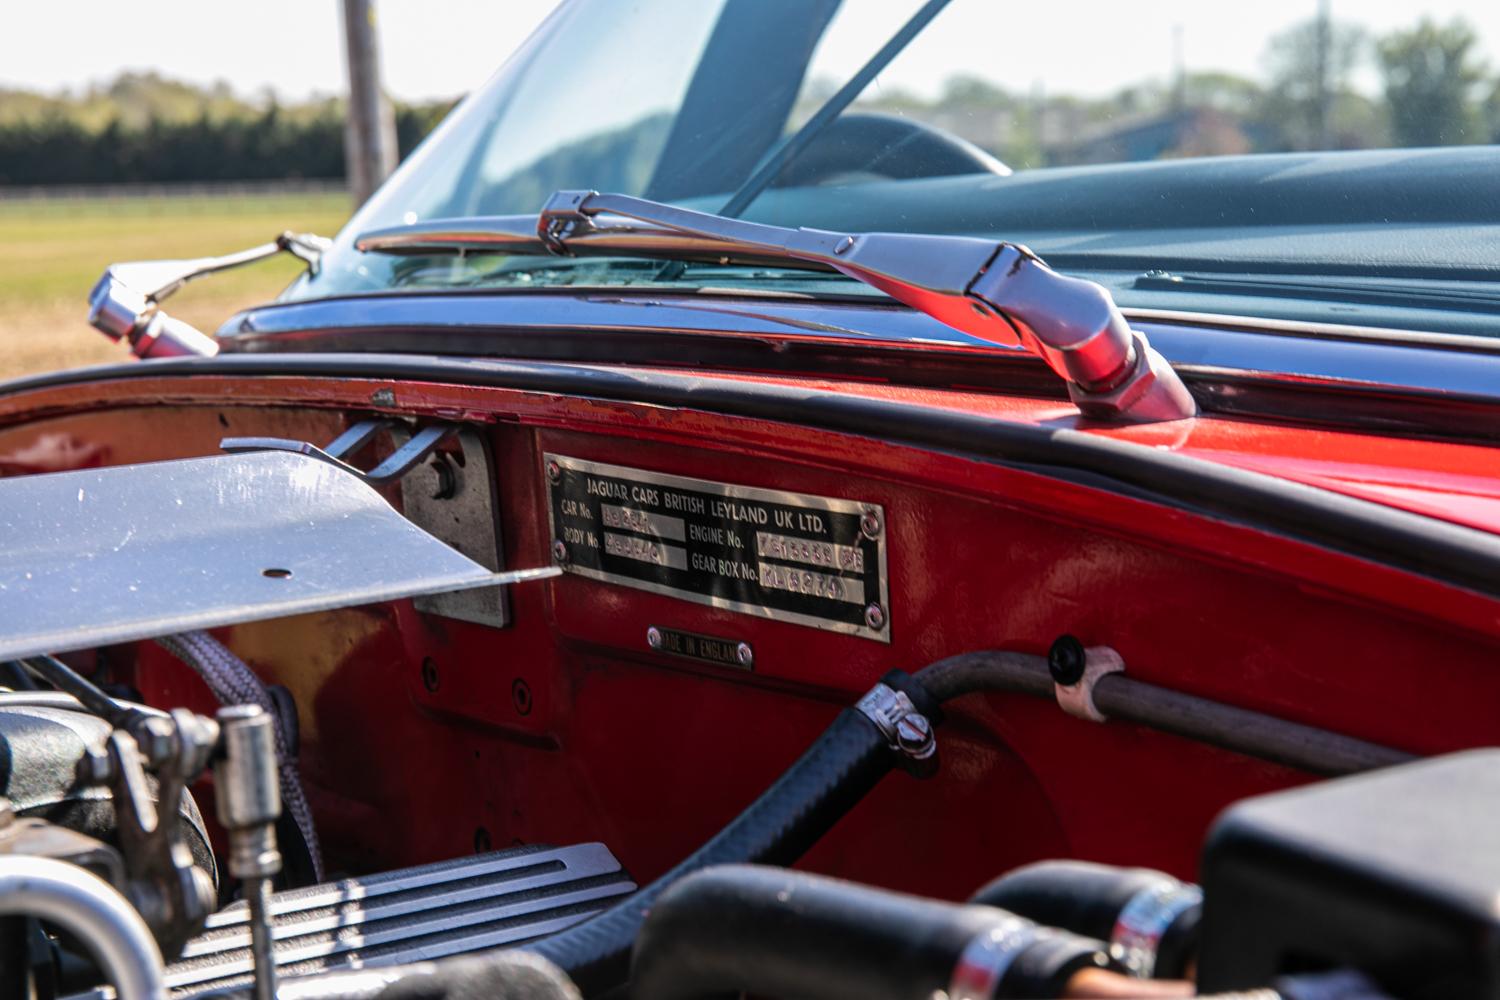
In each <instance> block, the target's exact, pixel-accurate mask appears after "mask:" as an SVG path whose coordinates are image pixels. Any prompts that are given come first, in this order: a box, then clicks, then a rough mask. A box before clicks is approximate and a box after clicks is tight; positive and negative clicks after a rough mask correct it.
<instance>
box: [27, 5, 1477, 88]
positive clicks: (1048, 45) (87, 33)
mask: <svg viewBox="0 0 1500 1000" xmlns="http://www.w3.org/2000/svg"><path fill="white" fill-rule="evenodd" d="M556 2H557V0H377V10H378V12H379V19H380V20H379V23H380V30H381V32H380V44H381V48H382V68H383V73H384V76H385V84H386V89H387V91H388V92H389V93H391V95H392V96H394V97H396V98H398V99H402V100H408V101H416V100H424V99H435V98H450V97H454V96H457V95H459V94H462V93H464V92H466V91H468V90H470V89H472V88H474V87H475V86H477V85H478V84H480V83H481V82H483V81H484V79H485V78H486V77H488V76H489V75H490V73H491V72H492V71H493V70H494V69H495V68H497V67H498V66H499V65H500V63H501V62H502V61H503V60H504V58H505V57H506V56H507V55H508V54H509V53H510V52H511V51H512V50H513V49H514V48H515V47H516V46H517V45H518V44H520V42H521V41H522V40H523V39H524V38H525V37H526V36H527V35H528V34H529V33H530V32H531V31H532V30H533V29H534V28H535V27H536V26H537V25H538V24H539V23H540V22H541V21H542V19H543V18H545V17H546V16H547V14H548V13H549V12H550V11H551V10H552V8H553V7H554V6H555V5H556ZM607 2H612V3H614V4H616V5H617V6H620V7H626V8H628V7H630V6H634V5H636V4H637V3H639V2H640V0H607ZM661 2H664V3H669V4H670V3H679V4H684V5H696V4H702V3H705V2H707V0H661ZM1331 4H1332V10H1333V16H1334V18H1335V19H1337V20H1346V21H1352V22H1356V23H1360V24H1362V25H1364V26H1365V27H1367V28H1368V29H1370V30H1371V31H1372V32H1375V33H1381V32H1384V31H1388V30H1391V29H1392V28H1399V27H1405V26H1408V25H1410V24H1412V23H1413V22H1414V21H1415V20H1416V19H1417V18H1418V17H1419V16H1421V15H1423V14H1427V15H1430V16H1432V17H1435V18H1437V19H1438V20H1446V19H1448V18H1450V17H1452V16H1454V15H1458V14H1462V15H1463V16H1465V17H1467V18H1468V19H1469V21H1470V22H1471V23H1473V24H1474V25H1475V26H1476V27H1477V28H1478V29H1479V33H1480V39H1481V47H1482V49H1483V51H1484V53H1485V54H1486V56H1487V57H1488V59H1489V63H1490V68H1491V70H1492V71H1493V70H1500V2H1496V0H1428V2H1421V0H1331ZM6 6H7V5H6V4H4V3H0V25H3V28H0V86H21V87H26V88H28V89H37V90H45V91H56V90H59V89H62V88H72V89H78V88H80V87H82V86H85V85H87V84H89V83H91V82H98V81H102V80H107V79H109V78H111V77H113V76H115V75H116V74H117V73H119V72H120V71H122V70H125V69H139V70H147V69H150V70H155V71H157V72H160V73H162V74H164V75H167V76H170V77H175V78H178V79H184V80H188V81H190V82H194V83H200V84H208V83H212V82H214V81H216V80H225V81H227V82H228V83H229V84H230V85H231V86H232V87H234V88H235V90H237V91H239V92H241V93H246V94H253V93H258V92H262V91H263V90H264V89H265V88H271V89H272V90H274V91H275V92H276V94H277V95H278V97H280V98H281V99H282V100H284V101H292V100H299V99H302V98H305V97H308V96H310V95H312V94H333V93H337V92H340V91H341V90H342V89H343V87H344V62H343V51H342V44H343V42H342V34H341V31H340V27H339V17H340V10H341V7H342V4H341V3H340V2H339V0H255V2H254V3H229V2H227V0H130V2H128V3H121V2H118V0H54V2H51V3H45V4H36V3H22V2H20V0H11V2H10V4H9V9H8V10H7V9H6ZM913 7H914V0H845V4H844V10H843V11H842V13H841V14H840V15H839V21H840V23H841V27H842V29H843V30H840V31H837V32H831V33H830V34H831V35H832V36H833V37H835V38H836V39H838V40H839V41H838V43H837V44H835V45H833V46H832V47H831V48H829V49H828V50H827V51H824V52H822V53H820V57H819V60H818V65H819V67H820V68H821V69H824V70H826V71H827V72H829V73H832V74H834V75H838V74H840V73H842V74H847V73H848V72H851V71H852V70H853V69H854V67H855V66H856V65H857V64H858V63H859V62H861V61H863V59H864V58H865V57H866V56H867V55H868V54H869V53H870V52H871V51H873V49H874V48H875V47H877V46H878V45H879V43H880V42H881V41H882V40H883V38H884V35H885V34H888V33H889V31H890V30H892V29H893V27H894V25H895V24H897V23H899V22H900V20H902V19H903V17H904V15H905V13H906V12H908V11H910V10H911V9H913ZM966 9H967V10H966ZM1315 9H1316V0H1255V2H1253V3H1231V2H1227V0H1131V2H1120V0H1048V2H1046V3H1041V4H1037V3H1027V2H1024V0H954V2H953V4H952V6H951V7H950V8H949V9H948V10H946V11H945V12H944V13H943V14H942V15H939V17H938V19H937V20H936V21H935V22H934V23H933V24H932V25H931V26H930V27H929V29H928V30H927V32H925V33H924V35H923V36H922V37H920V38H918V39H917V41H916V42H915V43H913V46H912V48H911V49H910V50H909V51H907V52H906V53H904V54H903V56H902V57H901V59H900V60H899V63H898V65H899V67H900V69H901V73H900V79H901V83H902V85H903V86H905V87H908V88H909V89H913V90H916V91H918V92H925V93H929V94H930V93H932V92H935V91H936V89H937V87H938V86H939V84H940V83H941V82H942V81H943V80H944V79H946V78H947V77H948V76H950V75H952V74H954V73H959V72H965V73H976V74H978V75H980V76H984V77H988V78H990V79H994V80H997V81H1000V82H1007V83H1009V84H1010V85H1011V86H1012V88H1014V89H1025V90H1035V89H1038V88H1042V89H1046V90H1048V91H1053V92H1058V93H1062V92H1067V93H1074V94H1079V95H1083V96H1100V95H1103V94H1107V93H1109V92H1111V91H1113V90H1115V89H1117V88H1119V87H1120V86H1123V85H1126V84H1131V83H1136V82H1140V81H1143V80H1148V79H1156V80H1166V79H1168V78H1169V77H1170V75H1171V69H1172V63H1173V58H1174V56H1173V52H1174V35H1175V34H1176V32H1177V31H1178V29H1179V28H1180V31H1181V41H1182V47H1183V54H1184V57H1185V63H1186V66H1187V68H1188V69H1189V70H1193V69H1220V70H1228V71H1230V72H1235V73H1239V74H1242V75H1245V76H1250V77H1260V76H1263V74H1264V70H1265V46H1266V41H1267V39H1268V38H1269V37H1270V36H1271V35H1273V34H1274V33H1275V32H1277V31H1278V30H1281V29H1282V28H1285V27H1287V26H1289V25H1291V24H1294V23H1296V22H1297V21H1299V20H1303V19H1305V18H1307V17H1310V16H1311V15H1312V14H1313V13H1314V11H1315ZM81 26H83V27H81ZM976 27H978V28H979V30H975V29H976ZM894 68H895V67H893V69H894ZM1366 82H1367V83H1372V82H1373V81H1366Z"/></svg>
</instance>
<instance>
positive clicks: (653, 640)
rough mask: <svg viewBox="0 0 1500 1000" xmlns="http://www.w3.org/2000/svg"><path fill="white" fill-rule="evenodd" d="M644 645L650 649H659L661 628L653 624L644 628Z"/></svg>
mask: <svg viewBox="0 0 1500 1000" xmlns="http://www.w3.org/2000/svg"><path fill="white" fill-rule="evenodd" d="M646 645H648V646H650V647H651V648H652V649H661V629H659V628H657V627H656V626H655V625H652V626H651V627H650V628H648V629H646Z"/></svg>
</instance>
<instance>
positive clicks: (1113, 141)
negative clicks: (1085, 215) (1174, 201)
mask: <svg viewBox="0 0 1500 1000" xmlns="http://www.w3.org/2000/svg"><path fill="white" fill-rule="evenodd" d="M1252 148H1254V142H1253V141H1252V139H1251V137H1250V136H1249V135H1248V134H1247V133H1246V130H1245V128H1244V127H1243V125H1242V124H1241V123H1240V121H1239V120H1238V119H1237V118H1235V117H1234V116H1233V115H1230V114H1227V113H1226V112H1223V111H1218V110H1216V109H1213V108H1183V109H1181V110H1178V111H1169V112H1166V113H1164V114H1152V115H1143V116H1140V117H1138V118H1136V119H1133V120H1129V121H1123V122H1122V121H1113V122H1109V123H1106V124H1104V125H1096V126H1092V127H1089V128H1085V129H1084V130H1082V132H1081V134H1075V136H1074V138H1073V139H1072V140H1071V141H1065V142H1063V143H1060V144H1058V145H1055V146H1049V147H1048V148H1047V156H1048V160H1049V161H1050V162H1052V163H1055V164H1084V163H1120V162H1122V161H1127V160H1163V159H1176V158H1178V157H1189V156H1232V155H1236V154H1240V153H1248V152H1250V151H1251V149H1252Z"/></svg>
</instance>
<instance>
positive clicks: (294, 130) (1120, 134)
mask: <svg viewBox="0 0 1500 1000" xmlns="http://www.w3.org/2000/svg"><path fill="white" fill-rule="evenodd" d="M1323 32H1327V37H1326V38H1325V37H1324V36H1323V34H1322V33H1323ZM1264 65H1265V67H1266V71H1265V73H1264V75H1263V78H1261V79H1250V78H1248V77H1243V76H1239V75H1235V74H1231V73H1224V72H1213V71H1206V72H1185V73H1182V74H1179V75H1178V76H1177V77H1176V78H1175V79H1173V80H1169V81H1165V82H1152V83H1143V84H1138V85H1134V86H1128V87H1123V88H1121V89H1120V90H1118V91H1116V92H1115V93H1113V94H1110V95H1108V96H1106V97H1102V98H1084V97H1078V96H1075V95H1070V94H1067V93H1061V92H1056V93H1044V92H1041V90H1040V89H1039V88H1032V89H1030V90H1026V89H1015V88H1011V87H1007V86H1005V85H1002V84H1000V83H996V82H994V81H992V80H988V79H982V78H979V77H976V76H955V77H953V78H951V79H949V80H948V81H947V84H946V85H945V86H944V87H943V89H942V90H941V92H940V93H938V94H937V95H935V96H924V95H917V94H911V93H906V92H903V91H901V90H900V89H890V88H885V89H881V88H872V90H871V91H870V93H869V94H868V95H867V98H866V99H865V100H862V101H860V102H859V104H858V107H860V108H864V109H867V110H873V111H884V112H888V113H896V114H906V115H911V116H913V117H916V118H919V119H921V120H923V121H926V122H929V123H931V124H933V125H937V126H938V127H941V128H944V129H946V130H948V131H950V132H952V133H954V134H956V135H960V136H962V137H964V138H965V139H968V140H969V141H971V142H973V143H975V144H976V145H978V146H980V147H982V148H984V149H986V150H988V151H989V152H991V153H993V154H995V155H996V156H998V157H999V158H1000V159H1002V160H1004V161H1005V162H1007V163H1009V164H1010V165H1011V166H1013V167H1022V168H1024V167H1039V166H1056V165H1067V164H1076V163H1099V162H1110V161H1117V160H1141V159H1160V158H1165V157H1179V156H1207V155H1224V154H1235V153H1253V152H1286V151H1297V150H1309V149H1364V148H1378V147H1384V146H1425V145H1459V144H1470V143H1490V142H1496V141H1500V75H1497V74H1496V72H1495V70H1494V68H1492V67H1490V66H1489V65H1487V64H1486V62H1485V61H1484V59H1483V58H1482V56H1481V54H1480V51H1479V39H1478V36H1477V34H1476V32H1475V31H1474V29H1473V27H1472V26H1470V25H1469V24H1468V23H1467V22H1465V21H1463V20H1462V19H1457V20H1453V21H1449V22H1446V23H1439V22H1436V21H1433V20H1431V19H1426V18H1424V19H1421V20H1419V21H1417V22H1416V23H1415V24H1414V25H1413V26H1411V27H1410V28H1407V29H1404V30H1399V31H1394V32H1391V33H1388V34H1385V35H1381V36H1373V35H1371V34H1370V33H1369V32H1367V31H1366V30H1364V29H1362V28H1360V27H1359V26H1357V25H1354V24H1351V23H1342V22H1339V21H1337V20H1335V21H1332V22H1331V23H1320V22H1319V21H1318V20H1316V19H1312V20H1308V21H1306V22H1304V23H1301V24H1298V25H1295V26H1293V27H1291V28H1289V29H1287V30H1286V31H1283V32H1281V33H1279V34H1277V35H1275V36H1273V37H1272V38H1271V39H1270V41H1269V42H1268V44H1267V46H1266V55H1265V59H1264ZM1371 80H1374V81H1376V85H1375V87H1374V89H1372V88H1371V87H1370V85H1369V83H1370V81H1371ZM839 82H840V81H836V80H813V81H810V83H809V84H808V86H807V88H806V92H805V93H804V95H803V100H802V102H801V104H802V107H803V108H804V109H806V112H807V113H809V114H810V113H811V110H812V108H814V107H816V105H817V104H819V103H821V101H822V100H824V99H826V97H827V96H828V95H829V94H831V93H832V92H833V91H834V90H835V89H837V86H838V84H839ZM1357 82H1358V83H1362V84H1363V86H1357V85H1356V84H1357ZM872 95H873V96H872ZM451 107H452V102H437V103H429V104H421V105H398V106H397V109H396V123H397V133H398V141H399V146H400V151H401V153H402V155H405V154H406V153H407V152H409V151H410V150H411V148H412V147H414V146H415V145H416V144H417V143H418V142H419V141H421V139H422V137H423V136H425V135H426V134H427V132H428V131H430V130H431V128H432V127H433V126H434V125H435V124H436V123H437V122H438V121H439V120H441V118H442V117H443V116H444V115H445V114H446V113H447V112H448V110H449V109H450V108H451ZM343 128H344V110H343V102H342V101H341V100H339V99H334V98H327V99H319V100H311V101H306V102H303V103H296V104H284V103H278V102H277V101H276V99H275V97H274V95H272V94H270V93H265V94H260V95H253V96H242V95H238V94H236V93H234V92H233V91H232V90H231V89H230V88H229V87H228V86H227V85H225V84H218V85H215V86H213V87H208V88H202V87H197V86H194V85H191V84H187V83H182V82H178V81H174V80H170V79H167V78H165V77H162V76H159V75H156V74H154V73H144V74H143V73H127V74H124V75H121V76H120V77H118V78H116V79H115V80H114V81H112V82H110V83H108V84H105V85H100V86H95V87H91V88H89V89H87V90H85V91H82V92H75V93H64V94H54V95H48V94H40V93H34V92H28V91H23V90H3V89H0V185H59V184H98V183H110V184H120V183H173V182H185V181H186V182H192V181H229V180H260V179H273V178H274V179H286V178H303V179H319V178H329V179H333V178H340V177H343V176H344V148H343Z"/></svg>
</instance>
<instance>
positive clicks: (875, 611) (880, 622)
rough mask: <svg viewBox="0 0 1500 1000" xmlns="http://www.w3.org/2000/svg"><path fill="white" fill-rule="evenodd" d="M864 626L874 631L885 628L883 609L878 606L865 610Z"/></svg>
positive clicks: (873, 605) (874, 605)
mask: <svg viewBox="0 0 1500 1000" xmlns="http://www.w3.org/2000/svg"><path fill="white" fill-rule="evenodd" d="M865 624H866V625H868V626H870V627H871V628H873V629H876V630H879V629H883V628H885V608H882V607H881V606H880V605H878V604H872V605H870V606H869V607H867V608H865Z"/></svg>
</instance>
